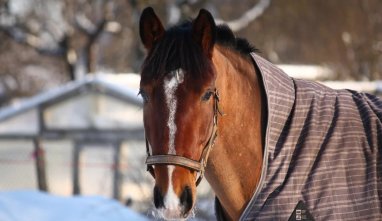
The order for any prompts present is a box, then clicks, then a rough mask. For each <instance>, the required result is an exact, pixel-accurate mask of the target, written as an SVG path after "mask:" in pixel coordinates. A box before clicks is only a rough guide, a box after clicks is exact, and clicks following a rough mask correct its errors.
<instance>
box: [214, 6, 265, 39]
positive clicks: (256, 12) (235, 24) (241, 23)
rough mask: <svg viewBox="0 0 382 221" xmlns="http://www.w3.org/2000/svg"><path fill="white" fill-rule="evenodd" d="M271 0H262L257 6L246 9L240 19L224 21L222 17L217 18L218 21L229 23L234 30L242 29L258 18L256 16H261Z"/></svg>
mask: <svg viewBox="0 0 382 221" xmlns="http://www.w3.org/2000/svg"><path fill="white" fill-rule="evenodd" d="M270 3H271V0H260V1H259V2H258V3H257V4H256V5H255V6H253V7H252V8H251V9H249V10H248V11H246V12H245V13H244V15H243V16H241V17H240V18H238V19H235V20H232V21H224V20H221V19H216V20H215V21H216V23H218V24H222V23H225V24H227V25H228V26H229V27H230V28H231V29H232V31H235V32H236V31H240V30H241V29H243V28H245V27H247V26H248V25H249V23H251V22H252V21H254V20H256V18H258V17H260V16H261V15H262V14H263V13H264V11H265V10H266V9H267V8H268V7H269V5H270Z"/></svg>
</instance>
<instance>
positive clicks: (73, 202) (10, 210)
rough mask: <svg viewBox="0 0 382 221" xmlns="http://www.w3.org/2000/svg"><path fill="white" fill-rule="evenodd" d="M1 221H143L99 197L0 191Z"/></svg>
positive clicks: (132, 212) (144, 219)
mask: <svg viewBox="0 0 382 221" xmlns="http://www.w3.org/2000/svg"><path fill="white" fill-rule="evenodd" d="M0 220H1V221H147V220H149V219H148V218H147V217H145V216H142V215H140V214H138V213H136V212H134V211H133V210H131V209H129V208H127V207H125V206H123V205H122V204H120V203H119V202H117V201H115V200H112V199H108V198H106V197H102V196H76V197H63V196H56V195H50V194H47V193H42V192H36V191H11V192H0Z"/></svg>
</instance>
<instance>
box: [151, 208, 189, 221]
mask: <svg viewBox="0 0 382 221" xmlns="http://www.w3.org/2000/svg"><path fill="white" fill-rule="evenodd" d="M157 212H158V215H159V216H160V217H161V218H163V219H165V220H186V219H187V218H188V217H189V216H190V214H191V210H189V211H184V208H181V207H180V208H178V209H158V210H157Z"/></svg>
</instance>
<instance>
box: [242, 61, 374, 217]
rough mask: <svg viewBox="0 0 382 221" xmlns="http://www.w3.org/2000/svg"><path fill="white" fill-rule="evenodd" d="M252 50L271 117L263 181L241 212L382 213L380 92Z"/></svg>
mask: <svg viewBox="0 0 382 221" xmlns="http://www.w3.org/2000/svg"><path fill="white" fill-rule="evenodd" d="M252 57H253V60H254V62H255V65H256V66H257V67H258V69H259V70H260V72H261V76H262V80H263V83H264V88H265V91H266V97H267V106H268V125H267V130H266V138H265V150H264V162H263V171H262V175H261V179H260V183H259V185H258V187H257V189H256V191H255V193H254V195H253V197H252V199H251V201H250V202H249V203H248V205H247V207H246V209H245V211H244V212H243V214H242V216H241V220H288V219H289V220H313V219H314V220H382V100H381V99H378V98H377V97H376V96H373V95H370V94H366V93H358V92H355V91H352V90H333V89H330V88H328V87H325V86H323V85H321V84H319V83H315V82H311V81H305V80H299V79H293V78H291V77H289V76H287V75H286V74H285V73H284V72H283V71H281V70H280V69H278V68H277V67H276V66H274V65H273V64H271V63H270V62H268V61H266V60H265V59H263V58H261V57H259V56H258V55H256V54H252Z"/></svg>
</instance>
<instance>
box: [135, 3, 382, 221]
mask: <svg viewBox="0 0 382 221" xmlns="http://www.w3.org/2000/svg"><path fill="white" fill-rule="evenodd" d="M139 32H140V38H141V41H142V43H143V45H144V47H145V49H146V52H147V55H146V58H145V60H144V62H143V65H142V70H141V82H140V92H139V94H140V95H141V97H142V99H143V103H144V104H143V123H144V128H145V136H146V151H147V159H146V165H147V170H148V171H149V172H150V173H151V175H152V176H153V177H154V178H155V186H154V190H153V198H154V205H155V207H156V209H157V211H158V213H159V214H160V216H162V218H164V219H169V220H176V219H186V218H187V217H189V216H190V214H191V213H192V210H193V208H194V206H195V202H196V189H197V185H198V184H199V182H200V180H201V179H202V178H203V177H205V178H206V179H207V181H208V183H209V184H210V186H211V188H212V189H213V191H214V193H215V195H216V200H215V210H216V216H217V219H218V220H254V219H260V220H286V219H288V218H290V219H291V220H313V219H316V220H331V219H349V218H352V219H355V220H365V219H380V218H381V214H382V209H381V204H380V202H381V199H382V187H381V186H382V178H381V174H382V159H381V152H382V151H381V149H382V132H381V131H382V124H381V122H382V101H381V100H380V99H378V98H376V97H374V96H372V95H368V94H362V93H358V92H354V91H350V90H338V91H337V90H333V89H330V88H327V87H325V86H323V85H320V84H319V83H315V82H309V81H304V80H299V79H293V78H291V77H289V76H287V75H286V74H285V73H283V72H282V71H281V70H280V69H278V68H277V67H276V66H274V65H273V64H271V63H270V62H268V61H266V60H265V59H263V58H262V57H260V56H259V55H257V53H256V52H257V50H256V49H255V48H254V47H253V46H252V45H251V44H249V43H248V41H247V40H245V39H242V38H237V37H236V36H235V35H234V34H233V32H232V31H231V30H230V29H229V28H228V27H227V26H226V25H216V24H215V22H214V18H213V16H212V15H211V13H210V12H208V11H207V10H205V9H201V10H200V11H199V14H198V15H197V17H196V18H195V19H194V20H192V21H186V22H184V23H181V24H179V25H176V26H173V27H170V28H169V29H167V30H165V28H164V27H163V25H162V23H161V21H160V19H159V18H158V16H157V15H156V14H155V12H154V10H153V9H152V8H151V7H148V8H146V9H144V10H143V12H142V14H141V18H140V22H139ZM366 107H371V109H367V108H366ZM359 116H361V118H359ZM352 128H356V129H365V130H361V131H360V132H357V131H355V130H353V129H352ZM373 134H374V136H373ZM319 138H320V139H319ZM321 138H322V139H321ZM346 157H347V158H346Z"/></svg>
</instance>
